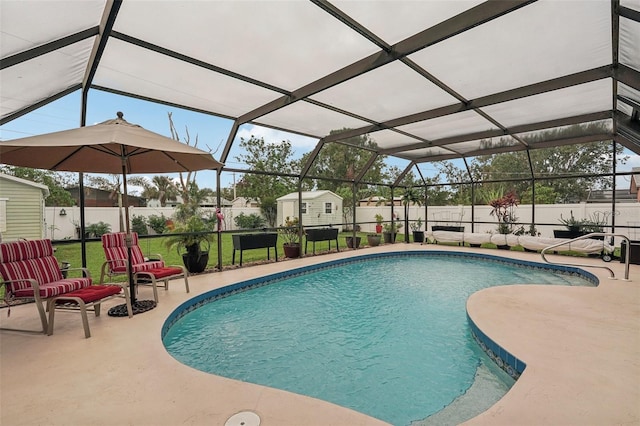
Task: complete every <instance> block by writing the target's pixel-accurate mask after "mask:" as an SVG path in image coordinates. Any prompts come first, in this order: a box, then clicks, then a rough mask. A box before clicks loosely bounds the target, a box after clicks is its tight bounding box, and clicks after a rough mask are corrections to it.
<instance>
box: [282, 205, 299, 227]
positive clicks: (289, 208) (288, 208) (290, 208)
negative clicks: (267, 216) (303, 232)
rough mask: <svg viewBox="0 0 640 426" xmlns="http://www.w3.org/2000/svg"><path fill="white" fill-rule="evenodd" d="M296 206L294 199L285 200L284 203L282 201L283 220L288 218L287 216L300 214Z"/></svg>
mask: <svg viewBox="0 0 640 426" xmlns="http://www.w3.org/2000/svg"><path fill="white" fill-rule="evenodd" d="M294 206H295V203H294V202H293V201H285V202H284V203H282V222H284V221H285V220H287V216H289V217H297V216H298V214H297V212H296V211H295V208H294Z"/></svg>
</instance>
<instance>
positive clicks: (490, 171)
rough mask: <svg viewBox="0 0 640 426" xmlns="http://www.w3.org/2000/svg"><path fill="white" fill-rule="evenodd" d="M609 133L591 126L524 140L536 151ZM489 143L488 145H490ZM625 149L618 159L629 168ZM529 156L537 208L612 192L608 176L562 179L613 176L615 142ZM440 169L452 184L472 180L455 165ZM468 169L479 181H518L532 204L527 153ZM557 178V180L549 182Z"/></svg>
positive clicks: (488, 158)
mask: <svg viewBox="0 0 640 426" xmlns="http://www.w3.org/2000/svg"><path fill="white" fill-rule="evenodd" d="M606 132H608V128H607V125H606V124H602V123H590V124H586V125H573V126H567V127H563V128H560V129H552V130H545V131H541V132H537V133H533V134H530V135H525V136H523V139H524V140H525V141H526V142H527V143H529V144H530V146H531V147H533V148H535V147H536V144H539V143H541V142H544V141H549V140H562V139H568V138H572V137H578V136H584V135H589V134H597V133H606ZM486 143H487V144H489V143H490V141H487V142H486ZM623 149H624V148H623V147H622V146H620V145H618V146H617V152H616V154H615V155H616V156H617V157H618V159H619V160H620V161H621V162H622V163H623V164H624V162H625V161H626V160H627V159H628V157H623V156H621V154H622V153H623ZM529 156H530V158H531V165H532V167H533V173H534V175H535V177H536V178H537V180H536V203H543V202H552V203H553V202H567V201H579V200H584V199H585V198H586V197H587V195H588V193H589V191H590V190H592V189H610V188H611V185H612V181H613V180H612V179H611V178H610V177H607V176H603V177H598V176H596V177H575V178H567V179H562V178H558V177H561V176H563V175H565V176H566V175H598V174H606V173H611V172H612V164H613V156H614V153H613V149H612V145H611V141H608V140H605V141H600V142H592V143H586V144H574V145H562V146H557V147H553V148H542V149H531V150H530V151H529ZM439 167H440V170H441V172H443V173H444V174H445V176H447V178H448V179H449V182H452V181H454V179H456V178H457V179H458V180H464V179H460V177H461V176H464V175H466V174H467V172H466V170H463V169H460V168H457V167H455V166H454V165H453V164H452V163H447V165H446V167H445V166H444V165H443V164H439ZM469 168H470V169H471V173H472V175H473V176H474V178H475V179H476V180H507V179H509V180H513V181H512V182H510V183H509V187H511V188H513V189H514V190H515V191H516V192H517V193H519V194H527V193H528V194H529V198H528V199H530V198H531V196H530V194H531V179H532V176H531V169H530V167H529V160H528V158H527V153H526V152H524V151H518V152H509V153H501V154H492V155H485V156H479V157H476V158H475V159H473V160H472V161H471V163H470V164H469ZM552 176H553V177H556V178H554V179H548V177H552ZM467 179H468V178H467ZM538 184H539V185H540V186H538ZM501 185H502V183H500V182H497V183H486V184H483V186H485V187H487V186H494V187H498V186H501ZM551 194H555V197H551ZM465 198H466V197H465Z"/></svg>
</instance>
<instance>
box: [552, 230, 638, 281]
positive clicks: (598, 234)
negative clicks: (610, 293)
mask: <svg viewBox="0 0 640 426" xmlns="http://www.w3.org/2000/svg"><path fill="white" fill-rule="evenodd" d="M591 237H620V238H623V239H625V240H626V241H627V252H626V255H625V261H624V279H625V280H626V281H629V259H630V258H631V240H629V237H627V236H626V235H623V234H613V233H608V232H592V233H591V234H587V235H582V236H580V237H577V238H573V239H571V240H568V241H563V242H561V243H556V244H553V245H550V246H549V247H545V248H544V249H542V251H541V252H540V256H542V260H544V261H545V262H547V263H549V264H551V265H567V266H581V267H583V268H601V269H606V270H607V271H609V273H610V274H611V276H610V278H613V279H616V274H615V273H614V272H613V270H612V269H611V268H609V267H608V266H598V265H588V264H584V263H569V262H551V261H550V260H548V259H547V258H546V257H545V254H546V252H547V251H548V250H551V249H553V248H556V247H559V246H564V245H568V244H571V243H572V242H574V241H578V240H584V239H587V238H591ZM603 247H604V243H603Z"/></svg>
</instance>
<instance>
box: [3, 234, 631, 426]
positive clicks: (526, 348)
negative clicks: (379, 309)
mask: <svg viewBox="0 0 640 426" xmlns="http://www.w3.org/2000/svg"><path fill="white" fill-rule="evenodd" d="M406 250H427V251H431V250H451V251H463V252H478V253H484V254H491V255H498V256H508V257H511V258H519V259H525V260H530V261H540V260H541V259H540V255H539V254H532V253H521V252H513V251H510V252H503V251H498V250H489V249H469V248H458V247H451V246H444V245H423V246H421V245H417V244H402V243H399V244H395V245H393V246H389V245H386V246H380V247H376V248H367V249H363V250H356V251H344V252H340V253H338V254H329V255H322V256H309V257H306V258H303V259H296V260H289V261H284V262H277V263H269V264H265V265H259V266H251V267H243V268H238V269H232V270H226V271H223V272H217V273H212V274H204V275H197V276H193V277H190V278H189V281H190V287H191V293H189V294H187V293H185V292H184V289H183V288H182V289H181V288H180V286H179V285H177V284H175V283H174V285H172V287H171V289H170V290H169V291H168V292H165V291H162V290H161V291H160V303H159V304H158V307H157V308H155V309H153V310H151V311H149V312H146V313H144V314H140V315H136V316H135V317H133V318H131V319H129V318H126V317H125V318H113V317H109V316H107V315H106V311H107V309H108V308H109V307H110V306H112V305H115V304H118V303H120V302H118V301H108V302H105V306H103V314H102V315H101V316H100V317H97V318H96V317H94V316H92V315H90V316H89V323H90V327H91V334H92V337H91V338H90V339H85V338H84V333H83V331H82V325H81V321H80V316H79V315H78V314H76V313H64V312H61V313H59V314H57V315H56V322H55V330H54V335H53V336H44V335H41V334H26V333H17V332H10V331H4V330H2V331H0V424H2V425H34V424H48V425H178V424H186V425H205V424H206V425H224V423H225V422H226V420H227V419H228V418H229V417H231V416H232V415H233V414H235V413H238V412H240V411H245V410H249V411H253V412H255V413H257V414H258V415H259V416H260V418H261V420H262V422H261V425H263V426H268V425H383V424H386V423H384V422H381V421H379V420H376V419H373V418H371V417H368V416H366V415H363V414H360V413H357V412H355V411H352V410H349V409H346V408H342V407H338V406H336V405H334V404H331V403H327V402H324V401H320V400H317V399H313V398H308V397H304V396H300V395H295V394H292V393H289V392H285V391H280V390H277V389H271V388H267V387H264V386H258V385H252V384H248V383H242V382H238V381H235V380H230V379H226V378H223V377H219V376H215V375H211V374H206V373H202V372H199V371H196V370H194V369H192V368H190V367H187V366H185V365H183V364H180V363H179V362H178V361H176V360H175V359H173V358H172V357H171V356H170V355H169V354H168V353H167V352H166V350H165V349H164V346H163V345H162V341H161V340H160V331H161V328H162V325H163V323H164V320H165V319H166V318H167V316H168V315H169V314H170V313H171V312H172V311H173V310H174V309H175V308H176V307H177V306H178V305H179V304H181V303H182V302H184V301H186V300H188V299H189V298H191V297H193V296H195V295H197V294H201V293H203V292H206V291H209V290H211V289H214V288H218V287H221V286H224V285H228V284H232V283H235V282H238V281H243V280H246V279H250V278H254V277H259V276H262V275H265V274H269V273H274V272H279V271H283V270H287V269H291V268H295V267H300V266H306V265H310V264H316V263H322V262H326V261H329V260H333V259H339V258H343V257H345V256H353V255H362V254H369V253H378V252H386V251H406ZM549 258H550V259H552V260H555V259H563V260H565V261H566V260H572V261H575V260H576V258H567V257H560V256H550V257H549ZM578 261H584V262H585V263H588V264H592V265H598V266H604V265H606V266H609V267H611V268H612V269H613V270H614V271H615V273H616V276H619V277H622V275H623V270H624V268H623V266H624V265H622V264H621V263H619V262H611V263H608V264H605V263H604V262H602V261H601V260H599V259H582V258H581V259H578ZM585 269H586V270H587V271H589V272H591V273H593V274H594V275H596V276H598V278H599V279H600V285H599V287H597V288H587V287H558V286H531V285H528V286H505V287H493V288H489V289H485V290H482V291H480V292H478V293H476V294H474V295H472V296H471V297H470V298H469V301H468V310H469V314H470V315H471V316H472V318H473V320H474V322H475V323H476V324H477V325H478V326H479V327H480V328H481V329H482V330H483V331H484V332H485V333H486V334H487V335H488V336H489V337H490V338H492V339H493V340H494V341H495V342H496V343H498V344H499V345H501V346H503V347H504V348H505V349H507V350H508V351H510V352H511V353H512V354H514V355H515V356H517V357H518V358H520V359H521V360H523V361H524V362H525V363H527V369H526V370H525V372H524V373H523V374H522V376H521V377H520V379H519V380H518V381H517V382H516V384H515V385H514V386H513V388H512V389H511V390H510V391H509V392H508V393H507V394H506V395H505V396H504V397H503V398H502V399H501V400H500V401H498V403H496V404H495V405H494V406H493V407H491V408H490V409H489V410H487V411H485V412H484V413H482V414H480V415H479V416H477V417H475V418H474V419H471V420H470V421H468V422H467V424H470V425H484V424H491V425H496V424H504V425H515V424H518V425H523V424H530V425H541V424H545V425H551V424H554V425H560V424H562V425H569V424H575V425H586V424H594V425H596V424H597V425H601V424H640V404H639V401H640V266H638V265H631V277H630V278H631V282H625V281H621V280H617V281H612V280H610V279H609V278H608V273H607V272H606V271H605V270H601V269H592V268H585ZM140 297H141V298H142V299H148V298H151V289H150V288H142V289H141V290H140ZM0 326H2V327H13V328H21V327H27V328H33V329H37V328H38V326H39V319H38V315H37V312H36V309H35V307H34V306H33V305H23V306H16V307H13V308H12V309H11V317H10V318H7V314H6V309H1V310H0Z"/></svg>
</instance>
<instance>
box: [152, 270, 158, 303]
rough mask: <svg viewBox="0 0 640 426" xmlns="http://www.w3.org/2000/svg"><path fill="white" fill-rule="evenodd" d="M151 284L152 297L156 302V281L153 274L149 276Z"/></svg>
mask: <svg viewBox="0 0 640 426" xmlns="http://www.w3.org/2000/svg"><path fill="white" fill-rule="evenodd" d="M151 286H152V287H153V299H154V300H155V301H156V303H158V283H157V282H156V277H154V276H153V275H152V276H151Z"/></svg>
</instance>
